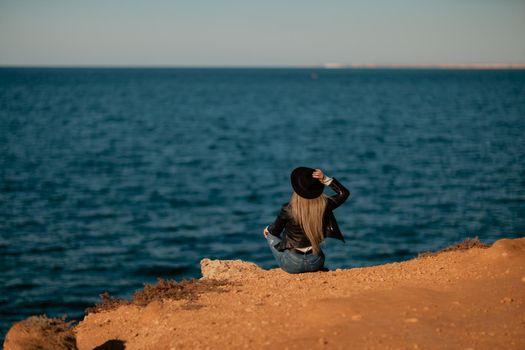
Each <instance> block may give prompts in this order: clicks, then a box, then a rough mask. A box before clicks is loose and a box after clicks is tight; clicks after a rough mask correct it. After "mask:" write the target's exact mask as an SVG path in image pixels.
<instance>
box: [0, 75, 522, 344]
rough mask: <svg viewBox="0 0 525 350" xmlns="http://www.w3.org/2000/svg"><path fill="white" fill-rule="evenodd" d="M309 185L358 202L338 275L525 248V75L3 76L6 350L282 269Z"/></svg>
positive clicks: (331, 245) (0, 244)
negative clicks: (210, 274) (34, 333)
mask: <svg viewBox="0 0 525 350" xmlns="http://www.w3.org/2000/svg"><path fill="white" fill-rule="evenodd" d="M296 166H309V167H319V168H321V169H323V170H324V171H325V173H326V174H327V175H328V176H333V177H336V178H337V179H338V180H339V181H340V182H341V183H342V184H344V185H345V186H346V187H347V188H348V189H349V190H350V191H351V193H352V194H351V197H350V199H349V200H348V202H346V203H345V204H344V205H343V206H341V207H340V208H338V209H337V210H336V211H335V212H334V213H335V215H336V218H337V220H338V223H339V226H340V227H341V230H342V231H343V234H344V235H345V237H346V241H347V242H346V244H342V243H341V242H339V241H335V240H327V241H326V244H325V246H324V248H323V249H324V251H325V253H326V255H327V262H326V265H327V267H329V268H330V269H335V268H341V267H344V268H351V267H357V266H368V265H375V264H381V263H386V262H393V261H401V260H406V259H409V258H412V257H414V256H416V255H417V253H418V252H421V251H426V250H438V249H441V248H443V247H445V246H447V245H450V244H453V243H457V242H459V241H461V240H463V239H464V238H466V237H474V236H478V237H479V238H480V239H481V240H482V241H483V242H485V243H491V242H493V241H494V240H496V239H498V238H502V237H509V238H512V237H520V236H523V234H524V232H525V71H523V70H494V71H492V70H420V69H417V70H411V69H406V70H397V69H395V70H389V69H384V70H381V69H370V70H369V69H343V70H315V69H36V68H33V69H29V68H27V69H17V68H3V69H0V266H1V271H0V280H1V285H0V288H1V289H0V319H1V324H0V327H1V328H0V334H2V335H4V334H5V332H6V331H7V329H8V327H9V326H10V324H11V323H12V322H13V321H16V320H19V319H22V318H25V317H26V316H28V315H33V314H42V313H46V314H48V315H50V316H61V315H64V314H67V315H68V316H69V317H73V318H80V317H82V315H83V311H84V309H85V308H86V307H88V306H91V305H92V304H94V303H96V302H97V301H98V300H99V297H98V295H99V294H100V293H102V292H104V291H108V292H109V293H110V294H112V295H114V296H119V297H129V296H131V294H132V293H133V292H134V291H136V290H138V289H140V288H141V287H142V286H143V284H144V283H152V282H155V281H156V279H157V277H162V278H168V279H176V280H181V279H182V278H192V277H200V269H199V261H200V259H202V258H204V257H208V258H212V259H244V260H248V261H252V262H255V263H257V264H258V265H260V266H261V267H263V268H272V267H275V266H276V264H275V262H274V261H273V258H272V255H271V253H270V251H269V249H267V246H266V243H265V241H264V239H263V235H262V230H263V228H264V227H265V226H266V225H268V224H269V223H271V222H272V221H273V220H274V219H275V216H276V215H277V213H278V210H279V207H280V205H281V204H282V203H284V202H286V201H287V200H288V199H289V197H290V195H291V187H290V183H289V173H290V171H291V170H292V169H293V168H295V167H296ZM326 193H327V194H333V192H331V190H328V189H327V191H326Z"/></svg>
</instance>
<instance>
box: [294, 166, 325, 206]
mask: <svg viewBox="0 0 525 350" xmlns="http://www.w3.org/2000/svg"><path fill="white" fill-rule="evenodd" d="M314 171H315V169H312V168H308V167H304V166H301V167H298V168H295V169H294V170H293V171H292V173H291V174H290V180H291V181H292V187H293V190H294V191H295V192H296V193H297V194H298V195H299V196H301V197H303V198H307V199H314V198H317V197H319V196H320V195H321V194H322V193H323V190H324V185H323V184H322V183H321V181H319V179H316V178H314V177H312V174H313V172H314Z"/></svg>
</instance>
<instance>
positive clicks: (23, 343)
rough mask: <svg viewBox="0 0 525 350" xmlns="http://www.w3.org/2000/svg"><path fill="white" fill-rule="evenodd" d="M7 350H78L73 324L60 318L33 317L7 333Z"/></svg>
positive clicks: (5, 347)
mask: <svg viewBox="0 0 525 350" xmlns="http://www.w3.org/2000/svg"><path fill="white" fill-rule="evenodd" d="M4 349H5V350H25V349H40V350H76V349H77V344H76V340H75V336H74V334H73V330H72V329H71V323H70V322H65V321H64V320H63V319H60V318H48V317H46V316H31V317H29V318H26V319H25V320H23V321H20V322H17V323H15V324H14V325H13V326H12V327H11V329H10V330H9V332H7V334H6V337H5V341H4Z"/></svg>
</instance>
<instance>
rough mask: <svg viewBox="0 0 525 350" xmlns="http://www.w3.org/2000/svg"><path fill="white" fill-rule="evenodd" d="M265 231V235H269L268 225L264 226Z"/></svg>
mask: <svg viewBox="0 0 525 350" xmlns="http://www.w3.org/2000/svg"><path fill="white" fill-rule="evenodd" d="M263 233H264V237H268V234H269V233H270V232H269V231H268V226H266V227H265V228H264V231H263Z"/></svg>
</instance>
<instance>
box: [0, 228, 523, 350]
mask: <svg viewBox="0 0 525 350" xmlns="http://www.w3.org/2000/svg"><path fill="white" fill-rule="evenodd" d="M201 269H202V272H203V278H201V279H200V280H198V281H196V282H195V283H192V284H188V285H187V286H185V285H182V286H181V285H169V283H166V282H165V283H166V284H165V285H163V286H160V287H161V288H157V289H156V290H153V289H152V290H150V292H155V293H157V292H159V291H161V292H162V293H164V294H163V295H166V296H167V297H172V298H171V299H161V300H158V299H159V298H151V293H149V294H148V293H147V291H146V292H145V293H142V294H140V295H138V297H139V298H138V300H139V302H138V303H128V304H122V305H116V306H115V305H114V306H112V307H109V308H108V309H107V310H103V309H101V310H99V311H98V312H92V313H89V314H88V315H87V316H86V317H85V318H84V319H83V320H82V321H81V322H80V323H79V324H78V325H77V326H75V327H74V328H73V329H72V331H73V333H74V335H75V336H76V346H77V347H78V349H80V350H84V349H96V348H98V349H104V348H106V349H109V348H111V349H119V348H120V349H124V348H125V349H206V348H209V349H232V348H233V349H238V348H240V349H242V348H268V349H269V348H272V349H273V348H277V349H286V348H288V349H304V348H308V349H311V348H323V349H444V348H448V349H476V350H477V349H523V348H525V238H518V239H500V240H498V241H496V242H494V244H493V245H492V246H490V247H489V248H487V249H484V248H480V247H474V248H471V249H468V250H464V251H458V250H455V251H447V252H441V253H439V254H437V255H429V256H423V257H420V258H415V259H412V260H408V261H404V262H398V263H391V264H385V265H379V266H373V267H367V268H353V269H343V270H336V271H329V272H315V273H306V274H299V275H291V274H287V273H286V272H284V271H282V270H280V269H271V270H263V269H260V268H258V267H257V266H256V265H255V264H252V263H247V262H242V261H240V260H227V261H218V260H209V259H203V261H201ZM177 288H178V289H177ZM185 288H186V289H185ZM146 289H147V288H146ZM170 293H171V294H170ZM28 320H29V319H28ZM24 322H27V320H24V321H22V322H19V323H16V324H15V325H14V326H13V327H12V328H11V330H10V331H9V333H8V334H7V336H6V341H5V343H4V349H7V350H11V349H20V348H22V347H20V346H21V345H23V344H22V343H21V342H22V341H24V340H25V341H27V340H28V339H29V338H31V337H32V336H33V335H34V334H37V333H38V334H39V332H34V331H30V330H28V328H27V323H24ZM39 322H40V323H41V321H39ZM38 334H37V335H36V336H38ZM36 336H35V337H36ZM61 336H62V337H64V335H63V334H62V335H61ZM35 339H36V338H35ZM35 339H33V338H31V339H30V340H31V341H32V342H34V341H35ZM67 339H68V341H70V340H71V337H70V336H69V335H68V337H67ZM68 344H69V343H68ZM68 346H69V347H68ZM55 348H56V347H55ZM64 348H72V347H71V345H67V344H66V346H64Z"/></svg>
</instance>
